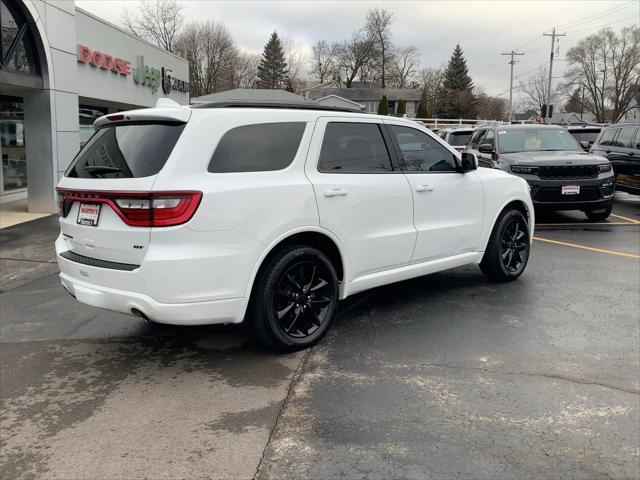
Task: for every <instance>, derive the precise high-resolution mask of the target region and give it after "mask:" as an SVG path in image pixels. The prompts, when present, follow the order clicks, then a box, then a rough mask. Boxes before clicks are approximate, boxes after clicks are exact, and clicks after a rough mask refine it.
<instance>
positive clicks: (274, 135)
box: [208, 122, 306, 173]
mask: <svg viewBox="0 0 640 480" xmlns="http://www.w3.org/2000/svg"><path fill="white" fill-rule="evenodd" d="M305 126H306V123H304V122H283V123H258V124H255V125H244V126H242V127H236V128H232V129H231V130H229V131H228V132H227V133H225V134H224V135H223V137H222V138H221V139H220V143H218V146H217V147H216V150H215V152H213V156H212V157H211V161H210V162H209V167H208V171H209V172H211V173H229V172H266V171H273V170H282V169H283V168H286V167H288V166H289V165H290V164H291V162H292V161H293V159H294V158H295V156H296V153H297V152H298V147H299V146H300V140H301V139H302V134H303V133H304V129H305Z"/></svg>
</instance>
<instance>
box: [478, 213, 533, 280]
mask: <svg viewBox="0 0 640 480" xmlns="http://www.w3.org/2000/svg"><path fill="white" fill-rule="evenodd" d="M530 250H531V243H530V238H529V223H528V221H527V218H526V217H525V216H524V214H523V213H522V212H520V211H519V210H515V209H507V210H504V211H502V213H500V215H499V216H498V220H497V221H496V223H495V225H494V227H493V230H492V232H491V237H489V243H488V244H487V248H486V249H485V252H484V256H483V257H482V261H481V262H480V269H481V270H482V273H484V274H485V275H486V276H487V277H489V278H491V279H492V280H496V281H499V282H509V281H512V280H515V279H516V278H518V277H519V276H520V275H521V274H522V272H524V269H525V267H526V266H527V262H528V261H529V253H530Z"/></svg>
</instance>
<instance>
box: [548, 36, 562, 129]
mask: <svg viewBox="0 0 640 480" xmlns="http://www.w3.org/2000/svg"><path fill="white" fill-rule="evenodd" d="M565 35H566V33H556V27H553V30H552V32H551V33H543V34H542V36H544V37H551V56H550V57H549V84H548V86H547V118H546V119H545V121H546V123H551V115H549V110H550V109H551V76H552V73H553V51H554V50H555V47H556V37H564V36H565Z"/></svg>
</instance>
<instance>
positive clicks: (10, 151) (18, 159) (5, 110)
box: [0, 95, 27, 193]
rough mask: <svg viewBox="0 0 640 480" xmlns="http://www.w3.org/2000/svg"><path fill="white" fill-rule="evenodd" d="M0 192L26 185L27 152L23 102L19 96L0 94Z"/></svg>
mask: <svg viewBox="0 0 640 480" xmlns="http://www.w3.org/2000/svg"><path fill="white" fill-rule="evenodd" d="M0 145H1V146H0V152H1V154H2V173H1V175H0V176H1V177H2V185H1V186H0V193H3V192H5V193H6V192H11V191H15V190H19V189H22V188H26V186H27V154H26V146H25V132H24V103H23V100H22V98H20V97H9V96H5V95H0Z"/></svg>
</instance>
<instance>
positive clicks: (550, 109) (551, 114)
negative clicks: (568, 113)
mask: <svg viewBox="0 0 640 480" xmlns="http://www.w3.org/2000/svg"><path fill="white" fill-rule="evenodd" d="M551 117H553V105H549V118H551Z"/></svg>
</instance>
